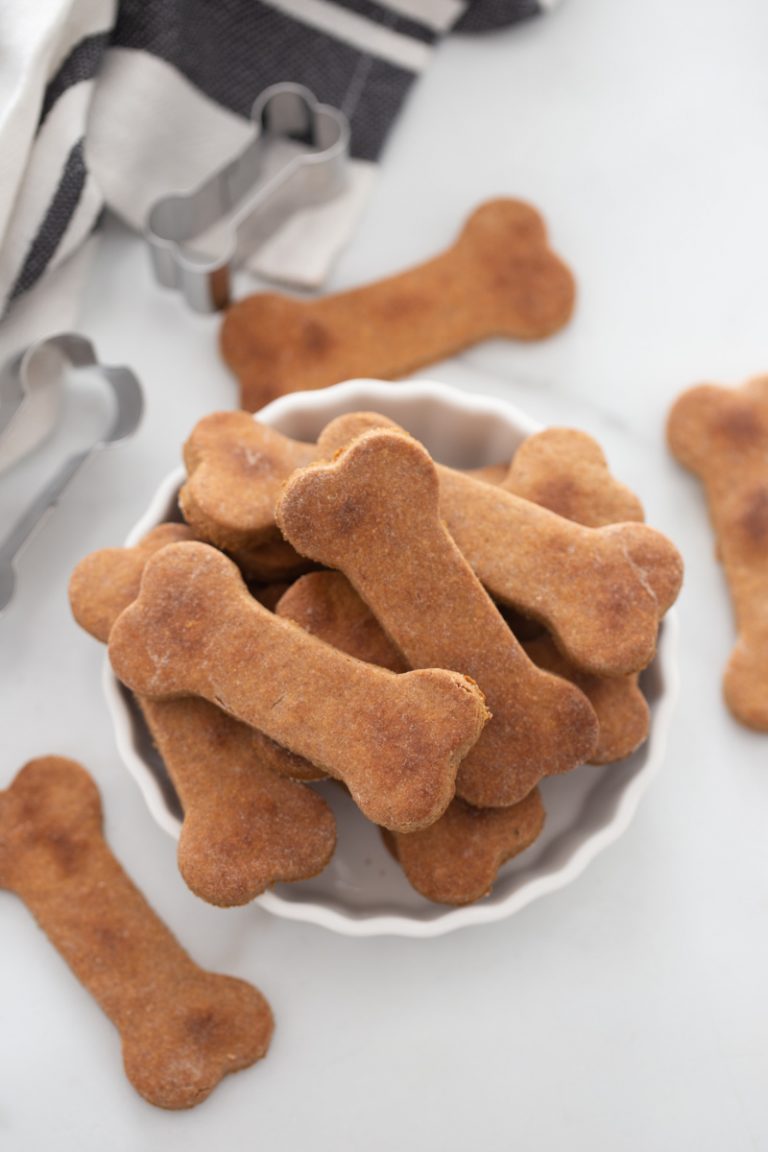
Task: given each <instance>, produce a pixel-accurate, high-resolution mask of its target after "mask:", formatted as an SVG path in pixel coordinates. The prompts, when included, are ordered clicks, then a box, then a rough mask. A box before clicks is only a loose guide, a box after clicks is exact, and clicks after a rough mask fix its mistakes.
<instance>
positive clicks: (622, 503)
mask: <svg viewBox="0 0 768 1152" xmlns="http://www.w3.org/2000/svg"><path fill="white" fill-rule="evenodd" d="M502 484H503V486H504V487H506V488H507V489H508V490H509V491H511V492H514V493H516V494H517V495H518V496H522V497H524V498H525V499H526V500H533V501H534V502H535V503H536V504H542V505H543V506H544V507H546V508H549V510H550V511H551V512H556V513H557V514H558V515H559V516H564V517H566V519H568V520H574V521H575V522H576V523H577V524H584V525H586V526H587V527H590V528H599V527H602V526H604V525H606V524H613V523H620V522H622V521H628V520H638V521H640V520H642V519H643V509H642V505H641V504H640V501H639V500H638V499H637V497H636V496H635V495H634V493H633V492H632V491H630V489H629V488H627V487H626V486H625V485H623V484H621V483H620V482H619V481H618V480H616V479H615V478H614V477H613V476H612V475H611V472H610V470H609V468H608V463H607V461H606V459H605V456H604V454H603V451H602V449H601V448H600V446H599V444H598V443H597V442H596V441H595V440H593V439H592V437H591V436H588V435H587V434H586V432H580V431H577V430H576V429H574V428H546V429H544V431H542V432H537V433H536V434H535V435H533V436H529V437H528V438H527V439H526V440H524V441H523V443H522V444H521V445H520V447H519V448H518V450H517V452H516V453H515V456H514V459H513V460H512V464H511V465H510V467H509V471H508V472H507V475H506V477H505V478H504V479H503V480H502ZM523 646H524V648H525V650H526V652H527V653H528V655H529V656H530V657H531V659H532V660H533V661H534V663H535V664H537V665H539V667H541V668H546V669H547V670H548V671H549V672H554V673H555V675H557V676H564V677H565V679H566V680H570V681H571V682H572V683H573V684H577V685H578V687H579V688H581V690H582V692H583V693H584V695H585V696H586V697H587V699H588V700H589V702H590V704H591V705H592V707H593V708H594V709H595V713H596V714H597V719H598V721H599V723H600V740H599V743H598V746H597V748H596V749H595V751H594V752H593V754H592V757H591V763H592V764H610V763H613V761H615V760H622V759H623V758H624V757H625V756H629V755H630V753H631V752H634V750H635V749H636V748H638V747H639V746H640V744H642V742H643V741H644V740H645V738H646V736H647V735H648V726H649V723H650V713H649V709H648V704H647V702H646V700H645V697H644V696H643V694H642V692H641V691H640V687H639V684H638V676H637V673H633V674H632V675H630V676H618V677H611V678H603V677H598V676H592V675H590V674H589V673H588V672H581V671H579V670H578V669H577V668H575V667H574V665H573V664H572V663H571V662H570V661H569V660H567V659H566V658H565V657H564V656H563V654H562V653H561V652H559V651H558V650H557V648H556V646H555V644H554V643H553V641H552V638H551V637H550V636H548V635H546V634H545V635H542V636H536V637H531V638H530V639H529V640H528V641H526V642H524V645H523Z"/></svg>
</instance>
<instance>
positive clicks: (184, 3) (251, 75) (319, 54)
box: [112, 0, 414, 160]
mask: <svg viewBox="0 0 768 1152" xmlns="http://www.w3.org/2000/svg"><path fill="white" fill-rule="evenodd" d="M112 44H113V45H115V46H117V47H120V48H137V49H142V50H144V51H146V52H151V53H152V54H153V55H155V56H159V57H161V59H163V60H166V61H167V62H168V63H169V64H173V65H174V66H175V67H176V68H178V69H179V71H180V72H181V73H183V75H184V76H186V78H187V79H188V80H189V81H190V82H191V83H192V84H194V85H195V86H196V87H197V88H199V89H200V90H201V91H202V92H204V93H205V94H206V96H209V97H210V98H211V99H212V100H215V101H216V102H217V103H219V104H222V105H223V106H224V107H225V108H229V109H230V110H231V111H233V112H236V113H237V114H238V115H240V116H243V117H247V116H248V115H249V113H250V110H251V105H252V103H253V101H254V100H255V98H256V97H257V96H258V94H259V92H261V91H262V90H263V89H264V88H266V87H267V86H268V85H270V84H277V83H279V82H280V81H283V80H295V81H300V82H301V83H302V84H306V86H307V87H308V88H309V89H311V91H312V92H314V94H315V96H316V97H317V98H318V100H321V101H323V102H324V103H328V104H332V105H334V106H335V107H336V108H342V109H344V111H345V112H347V113H348V114H349V115H350V119H351V126H352V154H353V156H356V157H358V158H359V159H362V160H375V159H376V157H377V156H378V154H379V152H380V151H381V148H382V146H383V143H384V139H385V137H386V135H387V132H388V131H389V128H390V127H391V125H392V122H393V120H394V119H395V117H396V115H397V113H398V111H399V110H400V105H401V104H402V102H403V99H404V97H405V95H406V93H407V91H408V89H409V88H410V86H411V83H412V82H413V80H414V74H413V73H412V72H409V71H407V70H406V69H404V68H398V67H396V66H395V65H393V64H389V63H388V62H387V61H384V60H380V59H378V58H377V57H372V58H371V61H370V65H369V67H368V70H367V71H366V75H365V83H364V85H363V91H362V95H361V96H360V98H359V99H357V101H356V103H355V106H354V107H353V108H348V107H345V101H346V98H347V94H348V92H349V90H350V84H351V82H352V80H353V79H354V78H356V77H357V74H358V67H359V64H360V61H361V58H362V57H364V56H365V54H364V53H361V52H360V51H358V50H357V49H355V48H352V47H350V46H349V45H348V44H344V43H343V42H342V41H340V40H334V38H333V37H332V36H328V35H326V34H325V33H324V32H320V31H318V30H316V29H314V28H309V27H307V25H305V24H301V23H299V22H298V21H295V20H292V19H290V17H287V16H285V15H283V14H282V13H280V12H278V11H277V10H276V9H274V8H270V7H269V6H268V5H267V4H263V3H261V0H218V2H217V3H216V4H211V3H210V0H153V3H151V4H147V3H146V0H123V2H122V3H121V5H120V10H119V15H118V21H117V25H116V27H115V31H114V34H113V37H112ZM160 111H161V110H160Z"/></svg>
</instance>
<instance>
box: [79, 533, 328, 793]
mask: <svg viewBox="0 0 768 1152" xmlns="http://www.w3.org/2000/svg"><path fill="white" fill-rule="evenodd" d="M191 539H194V537H193V535H192V533H191V531H190V529H189V528H187V527H186V526H185V525H184V524H158V526H157V527H156V528H153V529H152V531H151V532H148V533H147V535H146V536H145V537H144V539H143V540H141V541H140V543H139V544H136V545H135V546H134V547H132V548H102V549H100V550H99V551H98V552H91V553H90V555H88V556H86V557H84V559H82V560H81V561H80V563H79V564H78V565H77V566H76V568H75V570H74V572H73V573H72V576H71V578H70V581H69V603H70V607H71V608H72V614H73V616H74V617H75V620H76V621H77V622H78V624H79V625H80V626H81V628H84V629H85V631H86V632H88V633H90V635H91V636H93V637H95V639H96V640H101V642H102V644H106V643H107V642H108V641H109V634H110V631H111V629H112V625H113V624H114V622H115V620H117V618H118V616H119V615H120V613H121V612H122V611H124V609H126V608H127V607H128V605H129V604H132V603H133V602H134V600H135V599H136V597H137V596H138V594H139V587H140V585H141V577H142V573H143V572H144V567H145V565H146V562H147V560H148V559H149V557H150V556H153V555H154V553H155V552H157V551H159V550H160V548H164V547H165V545H166V544H172V543H177V542H182V541H185V540H191ZM140 703H141V701H140ZM251 741H252V743H253V745H254V754H255V755H256V756H257V757H258V758H259V760H260V761H261V762H262V763H263V764H264V766H265V767H267V768H271V769H272V770H273V771H274V772H279V773H280V775H281V776H288V777H289V778H291V779H294V780H321V779H322V778H323V775H324V774H323V772H322V771H321V770H320V769H318V768H317V767H316V766H315V765H314V764H310V763H309V761H308V760H304V759H302V757H301V756H296V755H294V753H293V752H289V751H288V749H287V748H281V747H280V745H279V744H276V743H275V741H274V740H270V738H269V737H268V736H265V735H264V733H263V732H259V731H257V730H256V729H251Z"/></svg>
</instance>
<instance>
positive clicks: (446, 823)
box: [382, 788, 545, 904]
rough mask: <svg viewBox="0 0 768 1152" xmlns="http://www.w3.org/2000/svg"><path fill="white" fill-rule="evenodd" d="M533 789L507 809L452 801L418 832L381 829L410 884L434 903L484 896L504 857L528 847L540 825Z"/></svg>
mask: <svg viewBox="0 0 768 1152" xmlns="http://www.w3.org/2000/svg"><path fill="white" fill-rule="evenodd" d="M544 819H545V813H544V805H543V804H542V802H541V796H540V794H539V790H538V788H534V790H533V791H532V792H529V794H528V795H527V796H526V797H525V799H524V800H521V801H520V802H519V803H518V804H514V805H512V807H511V808H473V807H472V806H471V805H469V804H466V803H465V802H464V801H463V800H458V799H457V800H454V801H453V802H452V803H451V804H449V806H448V810H447V811H446V813H445V814H444V815H443V816H442V817H441V818H440V819H439V820H438V821H437V823H436V824H433V825H432V827H431V828H425V829H424V830H423V832H409V833H408V834H407V835H403V834H401V833H397V832H386V831H384V832H382V835H383V837H384V842H385V844H386V845H387V847H388V848H389V849H390V851H391V852H392V855H393V856H394V857H395V859H396V860H397V861H398V862H399V863H400V865H401V867H402V869H403V871H404V872H405V875H406V877H407V878H408V881H409V882H410V884H411V885H412V886H413V887H414V888H415V889H416V891H417V892H421V894H422V896H426V898H427V899H428V900H434V901H436V902H437V903H438V904H471V903H473V902H474V901H475V900H479V899H481V898H482V897H483V896H487V895H488V893H489V892H490V891H491V888H492V886H493V882H494V880H495V879H496V874H497V872H498V871H499V869H500V868H501V866H502V864H505V863H506V862H507V860H511V859H512V857H513V856H518V855H519V854H520V853H521V852H522V851H524V849H526V848H528V847H530V845H531V844H533V842H534V840H536V838H537V837H538V835H539V833H540V832H541V830H542V828H543V827H544Z"/></svg>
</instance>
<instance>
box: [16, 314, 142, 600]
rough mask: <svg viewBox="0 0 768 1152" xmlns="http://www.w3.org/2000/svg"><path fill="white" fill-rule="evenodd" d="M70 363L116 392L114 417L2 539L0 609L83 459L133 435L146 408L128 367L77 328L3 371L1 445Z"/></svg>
mask: <svg viewBox="0 0 768 1152" xmlns="http://www.w3.org/2000/svg"><path fill="white" fill-rule="evenodd" d="M66 364H68V365H69V366H70V367H72V368H94V369H96V370H97V371H98V372H99V374H100V375H101V376H102V377H103V379H104V380H105V381H106V382H107V384H109V386H110V387H111V388H112V391H113V392H114V396H115V410H114V416H113V418H112V421H111V423H110V425H109V427H108V428H107V429H106V430H105V431H104V433H103V434H102V435H101V436H100V437H99V439H98V440H96V441H95V442H94V443H93V444H91V445H90V447H88V448H85V449H84V450H83V451H81V452H77V453H75V454H74V455H72V456H70V457H69V458H68V459H67V460H65V461H64V463H63V464H62V466H61V468H60V469H59V470H58V472H56V474H55V475H54V476H53V477H52V478H51V479H50V480H49V481H48V483H47V484H46V486H45V487H44V488H43V490H42V491H41V492H39V493H38V495H37V496H36V497H35V498H34V499H33V501H32V503H31V504H30V505H29V507H28V508H27V509H26V510H25V511H24V512H23V513H22V514H21V516H20V517H19V519H18V520H17V521H16V523H15V524H14V526H13V527H12V528H11V530H10V532H9V533H8V535H7V536H6V537H5V538H4V539H3V540H2V542H0V612H2V611H3V609H4V608H6V607H7V605H8V603H9V602H10V600H11V597H12V596H13V592H14V589H15V587H16V572H15V569H14V561H15V559H16V557H17V556H18V554H19V552H20V551H21V549H22V548H23V546H24V545H25V544H26V542H27V541H28V539H29V538H30V536H31V535H32V533H33V532H34V530H35V529H36V528H37V527H38V525H39V524H40V522H41V521H42V519H43V517H44V516H45V515H46V514H47V513H48V512H49V511H50V509H52V508H53V507H54V506H55V504H56V503H57V502H58V500H59V498H60V497H61V495H62V493H63V492H64V490H65V488H66V487H67V485H68V484H69V483H70V481H71V480H72V479H73V477H74V476H75V474H76V473H77V472H78V471H79V470H80V468H81V467H82V465H83V464H84V463H85V461H86V460H87V459H88V458H89V457H90V456H91V455H92V454H93V453H94V452H95V451H97V450H98V449H100V448H104V447H106V445H107V444H113V443H115V442H116V441H118V440H123V439H124V438H125V437H126V436H129V435H130V434H131V433H132V432H133V431H134V430H135V429H136V427H137V425H138V423H139V421H140V419H141V414H142V411H143V407H144V401H143V398H142V394H141V386H140V384H139V381H138V378H137V377H136V376H135V375H134V373H133V372H132V371H131V370H130V368H126V367H123V366H112V365H107V364H102V363H101V362H100V361H99V360H98V358H97V356H96V352H95V349H94V347H93V345H92V344H91V342H90V340H86V338H85V337H84V336H80V335H78V334H77V333H76V332H64V333H61V334H60V335H58V336H51V337H49V338H48V339H47V340H41V341H40V343H38V344H33V345H32V346H31V347H29V348H27V349H26V351H24V352H22V353H20V354H19V355H18V356H16V357H15V358H14V359H13V360H11V361H10V362H9V363H8V364H6V365H5V367H4V368H3V369H2V371H0V446H2V439H3V437H4V435H5V434H6V433H8V432H9V430H10V431H11V432H12V431H13V423H14V417H15V416H16V415H17V413H18V412H19V411H20V409H21V408H22V406H23V404H24V402H25V400H26V399H27V398H28V397H29V396H32V395H35V394H38V393H43V392H46V393H53V392H54V391H55V389H56V388H57V387H58V385H60V383H61V378H62V372H63V370H64V366H65V365H66ZM38 439H39V437H38ZM15 458H18V453H17V454H16V457H15Z"/></svg>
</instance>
